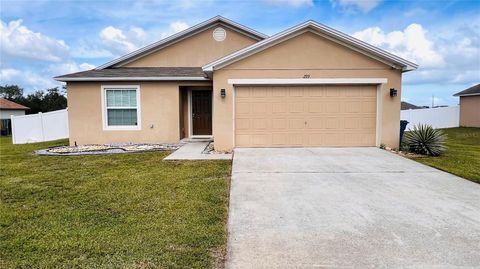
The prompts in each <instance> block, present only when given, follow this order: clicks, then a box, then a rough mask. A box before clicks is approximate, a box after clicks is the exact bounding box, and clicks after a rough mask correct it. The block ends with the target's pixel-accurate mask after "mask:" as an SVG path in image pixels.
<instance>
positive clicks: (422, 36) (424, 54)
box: [353, 23, 445, 68]
mask: <svg viewBox="0 0 480 269" xmlns="http://www.w3.org/2000/svg"><path fill="white" fill-rule="evenodd" d="M426 33H427V31H426V30H425V29H423V27H422V26H421V25H420V24H415V23H414V24H410V25H409V26H408V27H407V28H405V29H404V30H403V31H393V32H390V33H385V32H384V31H383V30H382V29H380V27H371V28H367V29H365V30H363V31H360V32H356V33H354V34H353V36H354V37H356V38H358V39H360V40H363V41H365V42H368V43H370V44H372V45H374V46H378V47H383V48H385V49H387V50H389V51H391V52H392V53H394V54H396V55H398V56H400V57H403V58H406V59H408V60H410V61H414V62H416V63H418V64H420V65H421V66H422V67H425V68H435V67H441V66H443V65H444V64H445V62H444V60H443V58H442V56H441V55H440V54H439V53H438V51H436V50H435V49H434V47H433V42H432V41H430V40H429V39H428V38H427V36H426Z"/></svg>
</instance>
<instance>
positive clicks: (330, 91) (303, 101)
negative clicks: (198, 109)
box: [235, 86, 376, 147]
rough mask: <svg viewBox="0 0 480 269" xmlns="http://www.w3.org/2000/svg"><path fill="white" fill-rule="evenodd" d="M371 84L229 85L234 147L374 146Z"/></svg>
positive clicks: (374, 89) (374, 91) (373, 94)
mask: <svg viewBox="0 0 480 269" xmlns="http://www.w3.org/2000/svg"><path fill="white" fill-rule="evenodd" d="M375 125H376V87H375V86H308V87H299V86H282V87H280V86H273V87H266V86H255V87H253V86H251V87H243V86H242V87H236V88H235V144H236V146H237V147H307V146H330V147H335V146H338V147H346V146H375Z"/></svg>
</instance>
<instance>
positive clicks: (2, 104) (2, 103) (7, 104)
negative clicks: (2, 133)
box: [0, 98, 30, 110]
mask: <svg viewBox="0 0 480 269" xmlns="http://www.w3.org/2000/svg"><path fill="white" fill-rule="evenodd" d="M0 109H1V110H29V109H30V108H29V107H26V106H22V105H20V104H17V103H15V102H12V101H9V100H7V99H3V98H0Z"/></svg>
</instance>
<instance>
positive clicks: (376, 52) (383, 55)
mask: <svg viewBox="0 0 480 269" xmlns="http://www.w3.org/2000/svg"><path fill="white" fill-rule="evenodd" d="M305 31H310V32H312V33H315V34H318V35H320V36H322V37H324V38H326V39H329V40H331V41H334V42H336V43H338V44H340V45H343V46H345V47H347V48H349V49H352V50H355V51H357V52H360V53H362V54H364V55H366V56H369V57H371V58H373V59H376V60H378V61H381V62H384V63H386V64H388V65H390V66H391V67H392V68H396V69H401V70H402V71H410V70H414V69H416V68H417V67H418V65H416V64H414V63H412V62H410V61H407V60H405V59H402V58H400V57H398V56H396V55H393V54H391V53H389V52H387V51H384V50H382V49H379V48H377V47H375V46H372V45H370V44H368V43H365V42H363V41H361V40H358V39H356V38H354V37H352V36H349V35H347V34H344V33H342V32H340V31H337V30H335V29H332V28H330V27H327V26H325V25H323V24H320V23H317V22H315V21H307V22H305V23H302V24H300V25H297V26H294V27H292V28H290V29H287V30H285V31H283V32H280V33H278V34H276V35H273V36H271V37H269V38H266V39H264V40H262V41H259V42H257V43H255V44H253V45H251V46H249V47H246V48H244V49H241V50H239V51H236V52H234V53H231V54H229V55H227V56H225V57H222V58H220V59H218V60H216V61H213V62H211V63H209V64H207V65H204V66H203V67H202V68H203V70H204V71H205V72H212V71H213V70H216V69H221V68H222V67H225V66H227V65H230V64H232V63H234V62H236V61H239V60H241V59H244V58H247V57H249V56H251V55H253V54H256V53H258V52H260V51H263V50H265V49H268V48H270V47H272V46H275V45H277V44H279V43H282V42H284V41H286V40H289V39H291V38H293V37H295V36H297V35H300V34H302V33H305Z"/></svg>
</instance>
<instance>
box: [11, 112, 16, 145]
mask: <svg viewBox="0 0 480 269" xmlns="http://www.w3.org/2000/svg"><path fill="white" fill-rule="evenodd" d="M13 122H14V121H13V115H10V125H12V144H16V143H15V127H14V126H15V124H14V123H13Z"/></svg>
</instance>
